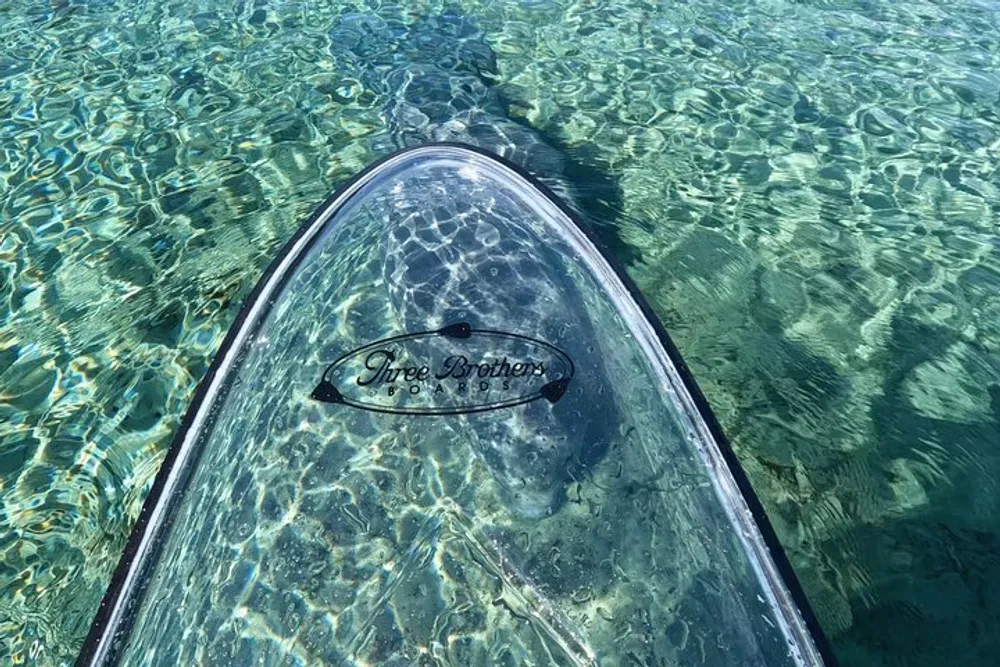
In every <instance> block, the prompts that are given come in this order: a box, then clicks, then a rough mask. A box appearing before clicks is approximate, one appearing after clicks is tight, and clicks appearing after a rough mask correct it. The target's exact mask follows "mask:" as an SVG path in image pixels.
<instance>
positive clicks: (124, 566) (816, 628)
mask: <svg viewBox="0 0 1000 667" xmlns="http://www.w3.org/2000/svg"><path fill="white" fill-rule="evenodd" d="M432 146H440V147H450V148H458V149H462V150H465V151H469V152H472V153H476V154H478V155H480V156H483V157H485V158H487V159H490V160H493V161H495V162H498V163H499V164H501V165H503V166H504V167H506V168H508V169H510V170H511V171H513V172H514V173H516V174H517V175H519V176H521V177H522V178H524V179H525V180H526V181H527V182H528V183H530V184H531V185H532V186H534V187H535V188H536V189H537V190H538V191H539V192H541V193H542V194H543V195H544V196H545V197H546V198H547V199H549V200H550V201H551V202H552V203H553V204H554V205H555V206H556V207H557V208H558V209H559V210H560V211H561V212H562V213H563V214H564V215H565V216H566V217H567V218H568V219H569V220H570V221H571V222H572V223H573V224H574V225H576V227H577V228H578V229H579V230H580V231H581V232H582V233H583V234H584V235H585V236H586V237H587V239H588V240H590V242H591V243H592V244H593V245H594V247H595V248H596V249H597V251H598V252H599V253H600V254H601V255H602V256H603V258H604V260H605V261H606V262H607V263H608V265H609V266H610V267H611V269H612V270H613V271H614V272H615V274H616V275H617V277H618V279H619V280H621V282H622V284H623V285H624V286H625V288H626V290H628V293H629V295H630V296H631V297H632V300H633V301H634V302H635V303H636V305H637V306H638V307H639V310H640V311H641V312H642V314H643V316H644V317H645V318H646V320H647V321H648V322H649V324H650V325H651V326H652V328H653V331H654V333H655V334H656V336H657V338H658V339H659V342H660V344H661V345H662V346H663V349H664V351H665V352H666V353H667V357H668V358H669V359H670V361H671V363H673V364H674V366H675V367H676V369H677V372H678V374H679V375H680V378H681V380H682V382H683V383H684V387H685V389H687V391H688V393H689V394H690V396H691V399H692V400H693V401H694V404H695V407H696V408H697V410H698V412H699V415H700V417H701V418H702V420H703V421H704V422H705V424H706V425H707V426H708V429H709V432H710V433H711V434H712V437H713V438H715V441H716V444H717V445H718V447H719V450H720V452H721V453H722V456H723V458H724V459H725V461H726V465H727V467H728V468H729V473H730V474H731V475H732V476H733V479H734V480H735V482H736V485H737V487H738V488H739V490H740V493H741V494H742V496H743V499H744V501H745V502H746V504H747V507H748V508H749V510H750V513H751V514H752V516H753V518H754V522H755V523H756V525H757V528H758V530H759V531H760V533H761V537H762V538H763V540H764V544H765V545H766V546H767V548H768V551H769V555H770V557H771V559H772V561H773V562H774V564H775V567H776V568H777V570H778V573H779V575H780V576H781V579H782V582H783V583H784V584H785V587H786V588H787V590H788V592H789V594H790V595H791V598H792V601H793V602H794V603H795V604H796V606H797V607H798V612H799V614H801V616H802V620H803V622H804V623H805V626H806V630H807V631H808V632H809V634H810V636H811V637H812V640H813V642H814V644H815V646H816V650H817V651H818V652H819V654H820V657H821V658H822V659H823V661H824V663H825V665H826V667H837V666H838V664H839V663H838V662H837V659H836V657H835V656H834V653H833V650H832V649H831V647H830V642H829V640H828V639H827V637H826V634H825V633H824V632H823V630H822V628H821V627H820V625H819V621H818V620H817V618H816V615H815V613H814V612H813V610H812V607H811V606H810V604H809V601H808V599H807V598H806V595H805V592H804V591H803V589H802V586H801V584H800V583H799V580H798V578H797V577H796V575H795V571H794V569H793V568H792V566H791V563H790V562H789V561H788V557H787V555H786V554H785V550H784V548H783V547H782V546H781V542H780V541H779V540H778V536H777V534H776V533H775V531H774V527H773V526H772V525H771V522H770V520H769V519H768V518H767V514H766V512H765V511H764V506H763V504H762V503H761V502H760V499H759V498H758V497H757V494H756V493H755V492H754V490H753V487H752V486H751V485H750V480H749V478H747V476H746V473H745V472H744V471H743V467H742V465H741V464H740V462H739V459H738V458H737V456H736V453H735V452H734V451H733V448H732V445H731V444H730V442H729V439H728V438H727V437H726V435H725V433H724V432H723V430H722V427H721V425H720V424H719V422H718V420H717V419H716V418H715V414H714V413H713V412H712V410H711V408H710V407H709V404H708V401H707V400H706V399H705V396H704V394H703V393H702V391H701V389H700V387H699V386H698V384H697V382H696V381H695V379H694V375H693V374H692V373H691V371H690V369H689V368H688V367H687V364H685V363H684V360H683V358H682V357H681V354H680V351H679V350H678V349H677V346H676V345H674V342H673V340H672V339H671V338H670V335H669V334H668V333H667V330H666V329H665V328H664V326H663V324H662V323H661V322H660V319H659V317H657V315H656V314H655V313H654V312H653V310H652V308H650V306H649V304H648V303H647V302H646V299H645V297H643V295H642V293H641V292H640V291H639V288H638V287H637V286H636V285H635V283H634V282H632V279H631V278H630V277H629V275H628V273H627V272H626V271H625V267H624V266H623V265H622V264H621V263H620V262H619V261H618V259H617V258H616V257H615V256H614V255H613V254H612V253H611V252H610V249H609V248H608V247H607V245H606V244H605V243H603V242H602V241H601V240H600V239H599V238H598V236H597V235H596V234H595V233H594V231H593V230H591V229H589V228H588V227H587V226H586V225H584V224H581V222H580V220H579V219H578V218H577V214H576V213H574V212H573V210H572V209H570V208H569V206H568V205H567V204H565V203H564V202H563V201H562V200H561V199H560V198H559V197H558V196H557V195H556V194H555V193H553V192H552V190H551V189H550V188H549V187H547V186H546V185H545V184H544V183H542V182H540V181H539V180H538V179H537V178H536V177H535V176H533V175H532V174H531V173H530V172H528V171H527V170H526V169H524V168H523V167H521V166H519V165H516V164H514V163H512V162H510V161H509V160H507V159H506V158H504V157H501V156H498V155H495V154H493V153H490V152H489V151H486V150H484V149H482V148H479V147H477V146H470V145H467V144H462V143H458V142H436V143H430V144H421V145H419V146H412V147H409V148H404V149H402V150H399V151H395V152H393V153H391V154H389V155H386V156H385V157H382V158H380V159H378V160H376V161H375V162H373V163H372V164H370V165H368V166H367V167H366V168H365V169H363V170H362V171H360V172H359V173H358V174H356V175H355V176H354V177H353V178H351V179H350V180H349V181H347V182H346V183H344V184H343V185H341V186H340V187H338V188H337V190H336V191H335V192H334V193H333V194H332V195H331V196H330V197H328V198H327V199H326V200H325V201H324V202H323V203H322V204H321V205H320V206H319V207H318V208H317V209H316V211H314V212H313V214H312V215H310V216H309V218H308V219H307V220H306V221H305V223H303V224H302V225H301V226H300V227H299V228H298V230H296V232H295V233H294V234H293V235H292V237H291V238H290V239H289V241H288V242H287V243H286V244H285V245H284V247H283V248H282V249H281V251H280V252H279V253H278V255H277V256H276V257H275V259H274V260H273V261H272V262H271V264H270V265H269V266H268V267H267V269H266V270H265V271H264V273H263V274H262V275H261V277H260V279H259V280H258V281H257V284H256V286H255V287H254V289H253V291H252V292H251V293H250V295H249V296H248V297H247V299H246V301H244V303H243V306H242V307H241V308H240V312H239V314H238V315H237V316H236V319H235V320H233V323H232V325H231V326H230V328H229V332H228V333H227V334H226V337H225V339H224V340H223V341H222V345H220V346H219V349H218V350H217V351H216V353H215V357H214V358H213V360H212V364H211V365H210V366H209V368H208V371H207V372H206V373H205V376H204V377H203V378H202V380H201V382H199V383H198V388H197V390H196V391H195V395H194V397H193V399H192V401H191V403H190V405H189V406H188V410H187V412H186V413H185V415H184V418H183V420H182V421H181V425H180V428H179V429H178V430H177V433H176V434H175V435H174V439H173V440H172V441H171V443H170V447H169V449H168V450H167V455H166V457H165V458H164V460H163V463H162V464H161V465H160V469H159V471H157V474H156V478H155V480H154V482H153V486H152V488H151V489H150V491H149V494H148V495H147V496H146V499H145V501H144V502H143V505H142V510H141V511H140V512H139V518H138V519H137V520H136V523H135V525H134V527H133V529H132V534H131V536H130V537H129V540H128V542H127V544H126V545H125V549H124V551H123V553H122V556H121V558H120V559H119V561H118V565H117V567H116V568H115V572H114V574H113V575H112V577H111V581H110V583H109V584H108V588H107V590H106V592H105V595H104V598H103V599H102V600H101V605H100V607H99V608H98V611H97V614H96V616H95V618H94V620H93V623H92V624H91V626H90V631H89V632H88V633H87V638H86V640H85V641H84V644H83V646H82V648H81V650H80V653H79V655H78V656H77V660H76V663H75V665H76V667H87V666H88V665H89V664H90V663H91V662H92V660H93V658H94V656H95V652H96V650H97V648H98V646H99V644H100V641H101V638H102V637H103V635H104V634H105V632H106V631H107V629H108V628H107V623H108V620H109V616H110V614H111V612H112V610H113V609H114V608H115V605H116V604H117V602H118V600H119V598H121V597H122V595H123V594H125V592H126V591H124V590H122V585H123V583H124V581H125V578H126V575H127V573H128V571H129V569H130V567H131V564H132V560H133V559H134V558H135V555H136V551H137V550H138V547H139V544H140V543H141V541H142V538H143V535H144V533H145V532H146V530H148V528H149V515H150V513H151V511H152V510H153V508H154V506H155V505H156V503H157V501H158V500H159V497H160V495H161V494H162V492H163V487H164V485H165V483H166V480H167V476H168V474H169V472H170V469H171V468H172V467H173V465H174V463H175V462H176V459H177V454H178V452H179V450H180V447H181V444H182V442H183V441H184V438H185V436H186V435H187V432H188V430H190V428H191V424H192V422H193V421H194V418H195V415H196V414H197V413H198V412H199V410H200V408H201V403H202V401H203V400H204V398H205V394H206V392H207V391H208V387H209V385H210V384H211V383H212V380H213V379H214V378H215V376H216V374H217V373H218V370H219V367H220V365H221V364H222V360H223V358H224V357H226V356H227V353H228V352H229V348H230V347H231V346H232V344H233V341H234V340H235V338H236V335H237V332H238V331H239V330H240V329H241V328H242V326H243V324H244V322H245V321H246V318H247V316H248V314H249V312H250V310H251V308H252V307H253V305H254V303H255V302H256V301H257V299H258V298H259V296H260V293H261V291H262V290H263V288H264V286H265V284H266V283H267V281H268V279H269V278H270V277H271V276H272V275H273V274H274V272H275V270H276V269H277V267H278V266H279V265H280V263H281V262H282V260H284V259H285V257H286V256H287V255H288V254H289V253H290V252H291V250H292V248H293V247H294V246H295V244H296V242H297V241H298V240H299V239H300V238H301V237H302V236H303V235H304V234H305V233H306V231H307V230H309V228H310V227H311V226H312V225H313V223H315V222H316V220H317V219H318V218H319V217H320V216H321V215H322V214H323V213H324V212H325V211H326V210H327V209H328V208H329V207H330V206H331V205H332V204H333V203H334V202H335V201H336V200H337V199H338V198H339V197H340V196H341V195H342V194H343V193H345V192H347V190H348V189H349V188H351V187H353V186H354V185H356V184H357V183H359V182H360V181H362V180H363V179H365V178H366V177H367V176H368V174H370V173H371V172H373V171H374V170H376V169H378V168H380V167H381V166H382V165H383V164H384V163H386V162H388V161H389V160H392V159H395V158H397V157H400V156H402V155H405V154H407V153H410V152H414V151H418V150H425V149H427V148H428V147H432ZM347 201H350V199H348V200H347ZM335 216H336V212H333V213H331V215H330V220H332V219H333V218H334V217H335ZM321 237H322V234H321V233H317V234H316V236H315V237H314V239H313V242H311V243H309V244H308V245H307V246H306V247H304V248H303V249H302V251H301V252H300V253H299V256H298V257H297V258H296V259H295V261H294V263H293V264H292V265H291V266H289V268H288V272H287V276H288V277H290V276H292V275H294V274H295V269H296V268H297V267H298V264H299V262H300V261H301V259H302V258H304V257H305V256H306V255H307V254H308V253H309V251H310V250H311V249H312V247H313V244H314V243H315V241H316V240H318V239H319V238H321ZM286 280H287V277H286ZM283 287H284V281H283V282H282V283H280V284H279V285H277V286H276V289H278V290H280V289H281V288H283ZM269 311H270V308H269V307H268V308H266V309H265V310H264V311H263V312H262V313H261V319H263V318H264V317H266V315H267V313H268V312H269ZM199 455H200V450H199V451H198V452H195V454H194V455H193V456H192V458H191V461H190V465H189V470H188V472H190V470H192V469H194V468H195V467H196V465H197V461H198V458H199ZM186 481H187V480H186V479H185V480H184V484H185V485H186ZM175 507H176V506H175ZM171 514H172V512H171V513H168V515H167V516H166V518H165V519H164V523H163V524H162V525H164V526H165V527H168V526H169V524H170V523H172V517H171ZM140 581H141V579H140ZM140 585H141V584H140ZM142 594H143V593H142V589H140V592H139V597H137V598H136V599H135V600H134V604H135V605H136V606H138V605H140V604H141V596H142ZM127 627H129V628H130V627H131V621H129V622H128V624H127Z"/></svg>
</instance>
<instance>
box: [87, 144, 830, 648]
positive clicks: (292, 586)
mask: <svg viewBox="0 0 1000 667" xmlns="http://www.w3.org/2000/svg"><path fill="white" fill-rule="evenodd" d="M824 660H826V663H825V664H831V659H830V657H829V654H828V650H827V648H826V643H825V640H824V639H823V637H822V636H821V634H820V633H819V630H818V629H817V627H816V624H815V621H814V618H813V616H812V614H811V613H810V612H809V610H808V608H807V606H806V602H805V599H804V598H803V596H802V595H801V591H800V590H799V588H798V586H797V584H796V582H795V580H794V577H793V576H792V574H791V571H790V569H789V568H788V565H787V562H786V560H785V558H784V556H783V554H782V553H781V552H780V548H779V547H778V545H777V542H776V540H775V539H774V536H773V532H772V530H771V528H770V526H769V525H768V524H767V521H766V518H765V517H764V516H763V513H762V511H761V508H760V504H759V503H758V502H757V500H756V499H755V498H754V497H753V495H752V492H751V491H750V488H749V485H748V484H747V482H746V479H745V477H744V475H743V474H742V472H741V471H740V470H739V468H738V464H737V463H736V459H735V458H734V457H733V455H732V453H731V451H730V450H729V448H728V445H727V444H726V443H725V441H724V440H723V439H722V436H721V433H720V432H719V430H718V426H717V424H716V423H715V421H714V420H713V419H712V417H711V415H710V413H709V412H708V410H707V407H706V406H705V404H704V400H703V399H702V398H701V395H700V393H699V392H698V390H697V388H696V387H695V386H694V384H693V382H692V381H691V379H690V377H689V376H688V374H687V372H686V370H685V369H684V367H683V364H682V363H681V361H680V359H679V357H678V356H677V353H676V351H675V350H674V348H673V346H672V345H671V343H670V341H669V339H668V337H667V335H666V333H665V332H664V331H663V329H662V327H660V326H659V324H658V323H657V322H656V320H655V318H654V317H653V316H652V315H651V313H650V311H649V310H648V308H647V307H646V306H645V304H644V302H643V301H642V299H641V297H640V296H639V295H638V293H637V292H636V290H635V289H634V287H633V286H632V284H631V283H630V282H629V281H628V279H627V278H626V277H625V276H624V274H623V273H621V272H620V271H618V270H616V268H615V267H614V266H613V265H612V263H611V262H610V261H609V259H607V258H606V257H605V256H604V255H603V254H602V253H601V251H600V250H599V248H598V245H597V244H595V242H594V241H592V240H591V238H590V237H588V235H587V234H586V233H585V232H584V231H583V230H582V229H581V227H580V226H579V225H577V224H576V222H575V221H574V219H573V215H572V214H571V213H570V210H569V209H568V208H567V207H565V206H563V205H562V204H561V203H559V202H558V201H557V200H556V198H555V197H554V196H553V195H551V193H549V191H547V190H546V189H545V188H544V187H543V186H541V185H539V184H538V183H537V182H536V181H534V180H533V179H532V178H531V177H530V176H527V175H526V174H524V173H523V172H521V171H520V170H518V169H517V168H516V167H513V166H511V165H509V164H507V163H505V162H503V161H502V160H499V159H497V158H494V157H492V156H490V155H487V154H485V153H483V152H481V151H478V150H475V149H470V148H468V147H463V146H457V145H430V146H422V147H419V148H414V149H409V150H406V151H403V152H401V153H397V154H395V155H393V156H390V157H388V158H386V159H384V160H382V161H381V162H379V163H377V164H375V165H374V166H372V167H370V168H369V169H368V170H367V171H365V172H364V173H363V174H361V175H360V176H358V177H357V178H356V179H355V180H354V181H352V182H351V183H350V184H349V185H347V186H346V187H344V188H343V189H342V190H341V191H339V192H338V193H337V194H336V195H334V196H333V197H332V198H331V199H330V200H329V201H327V202H326V203H325V204H324V205H323V206H322V207H321V208H320V210H319V211H318V212H317V213H316V214H315V215H314V216H313V217H312V219H310V221H309V222H307V223H306V224H305V225H304V226H303V227H302V229H301V230H300V231H299V232H298V234H297V235H296V237H295V238H294V239H293V240H292V241H291V242H290V243H289V245H288V246H287V247H286V249H285V250H284V252H283V254H282V255H281V256H280V257H279V258H278V259H277V260H276V261H275V263H274V264H273V265H272V267H271V268H270V269H269V270H268V272H267V274H266V275H265V277H264V278H263V279H262V281H261V283H260V284H259V285H258V287H257V289H256V290H255V292H254V294H253V295H252V297H251V298H250V300H249V302H248V303H247V305H246V306H245V307H244V309H243V311H242V312H241V314H240V316H239V318H238V320H237V322H236V323H235V325H234V326H233V329H232V330H231V332H230V334H229V336H228V337H227V339H226V341H225V342H224V344H223V346H222V349H221V350H220V351H219V353H218V356H217V358H216V360H215V362H214V364H213V366H212V368H211V370H210V371H209V373H208V376H207V377H206V378H205V380H204V382H203V383H202V385H201V387H200V388H199V391H198V394H197V396H196V398H195V401H194V403H193V405H192V406H191V408H190V410H189V412H188V414H187V416H186V418H185V421H184V423H183V426H182V428H181V431H180V433H179V434H178V436H177V439H176V440H175V442H174V443H173V445H172V447H171V449H170V451H169V454H168V456H167V460H166V462H165V463H164V465H163V468H162V470H161V472H160V474H159V476H158V477H157V480H156V483H155V485H154V488H153V490H152V492H151V494H150V496H149V498H148V500H147V502H146V504H145V505H144V508H143V511H142V515H141V517H140V520H139V523H138V525H137V527H136V530H135V533H134V534H133V536H132V538H131V540H130V542H129V544H128V547H127V549H126V552H125V555H124V557H123V558H122V561H121V563H120V566H119V568H118V570H117V572H116V574H115V576H114V579H113V582H112V585H111V587H110V589H109V591H108V593H107V596H106V598H105V600H104V602H103V604H102V607H101V611H100V613H99V615H98V617H97V619H96V621H95V622H94V625H93V627H92V628H91V632H90V635H89V637H88V639H87V643H86V645H85V647H84V649H83V652H82V653H81V655H80V658H79V661H78V664H79V665H220V666H221V665H275V666H277V665H338V666H339V665H390V666H393V665H455V666H462V667H466V666H474V665H483V666H487V665H489V666H494V665H503V666H514V665H576V666H584V665H609V666H614V667H618V666H624V665H635V666H637V667H639V666H646V665H648V666H651V667H652V666H657V667H659V666H661V665H695V664H697V665H710V666H723V665H726V666H737V665H739V666H741V667H742V666H747V665H753V666H761V667H763V666H767V667H779V666H781V665H798V666H801V665H808V666H814V665H822V664H824Z"/></svg>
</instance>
